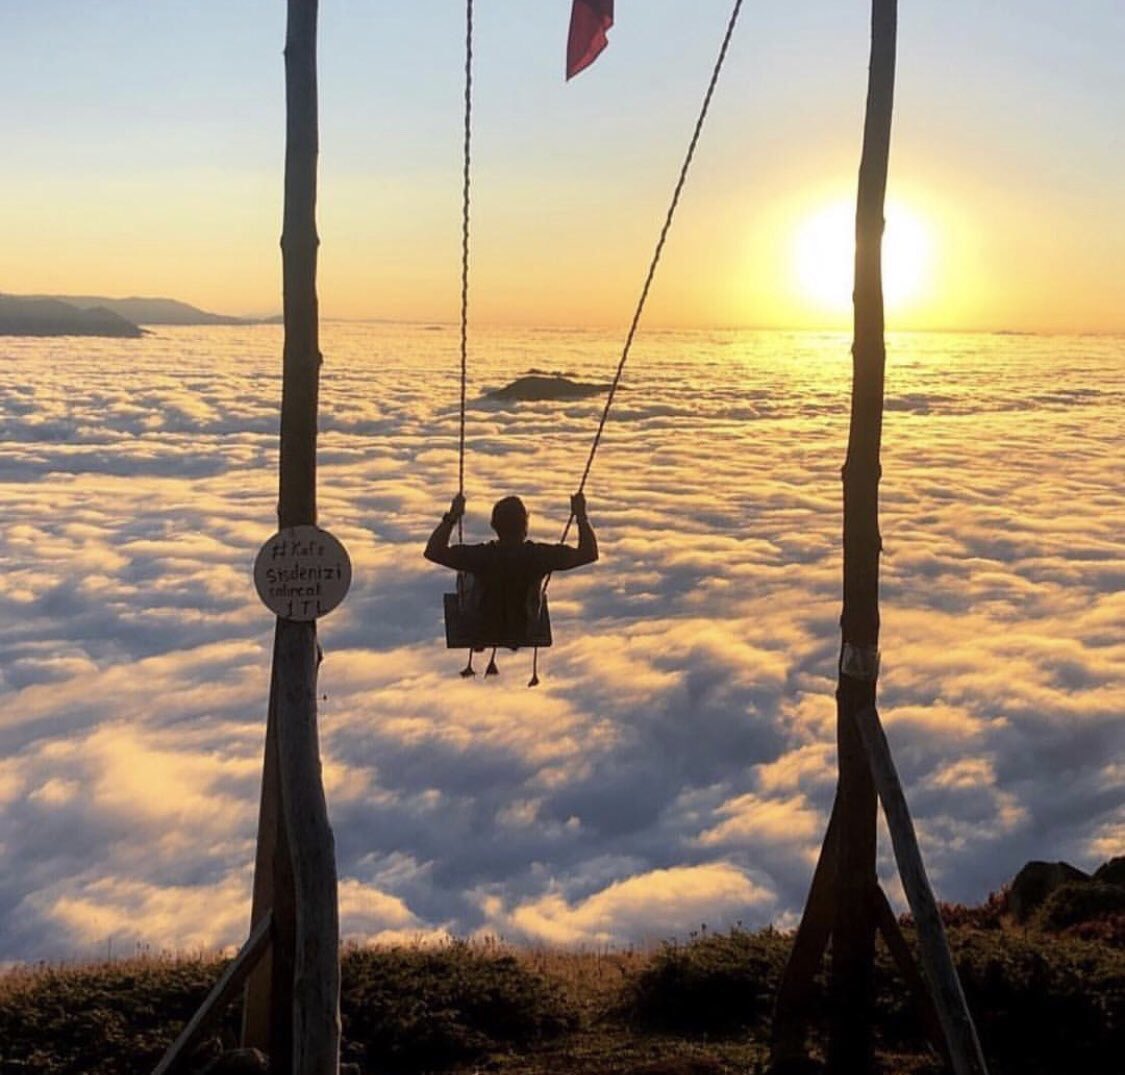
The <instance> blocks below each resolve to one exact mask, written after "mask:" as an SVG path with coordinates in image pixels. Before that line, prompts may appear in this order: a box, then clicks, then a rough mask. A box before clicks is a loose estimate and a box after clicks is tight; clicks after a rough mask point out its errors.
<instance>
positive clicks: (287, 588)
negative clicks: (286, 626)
mask: <svg viewBox="0 0 1125 1075" xmlns="http://www.w3.org/2000/svg"><path fill="white" fill-rule="evenodd" d="M351 581H352V563H351V560H350V559H349V558H348V552H347V549H345V548H344V546H343V545H341V544H340V542H339V541H337V540H336V539H335V538H334V537H333V536H332V535H331V534H330V533H328V531H327V530H321V529H320V527H318V526H291V527H288V528H287V529H285V530H280V531H278V533H276V534H275V535H274V536H273V537H272V538H270V539H269V541H267V542H266V543H265V544H264V545H263V546H262V548H261V550H260V551H259V552H258V558H257V559H256V560H255V561H254V585H255V586H256V587H257V589H258V596H259V597H260V598H261V599H262V601H263V603H264V604H265V606H266V608H268V609H269V610H270V611H271V612H273V613H275V614H277V615H278V616H280V617H282V619H286V620H315V619H317V618H318V617H320V616H324V615H327V614H328V613H329V612H331V611H332V610H333V609H334V608H335V607H336V606H337V605H338V604H339V603H340V602H341V601H343V600H344V596H345V595H346V594H347V592H348V587H349V586H350V585H351Z"/></svg>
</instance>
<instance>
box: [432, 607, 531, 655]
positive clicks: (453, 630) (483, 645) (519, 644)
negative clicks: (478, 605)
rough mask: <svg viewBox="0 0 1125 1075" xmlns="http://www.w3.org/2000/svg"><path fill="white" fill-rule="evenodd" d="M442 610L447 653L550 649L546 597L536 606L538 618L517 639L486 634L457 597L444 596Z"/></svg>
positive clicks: (476, 619) (492, 633)
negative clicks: (458, 651) (453, 650)
mask: <svg viewBox="0 0 1125 1075" xmlns="http://www.w3.org/2000/svg"><path fill="white" fill-rule="evenodd" d="M443 605H444V607H445V646H446V649H471V650H476V651H477V652H478V653H479V652H481V651H483V650H486V649H513V650H514V649H546V648H547V647H548V646H550V645H551V616H550V613H549V612H548V610H547V595H546V594H544V595H543V599H542V601H541V603H540V605H539V618H538V619H537V620H536V621H535V622H533V623H529V624H528V628H527V630H526V631H525V632H524V633H523V634H522V635H520V636H518V637H505V638H499V637H496V636H495V632H490V631H489V630H488V626H487V624H482V623H481V622H480V618H479V617H478V616H476V615H474V614H473V613H472V612H471V611H470V610H468V609H467V608H465V607H464V606H463V604H462V601H461V599H460V597H459V595H458V594H456V593H447V594H445V595H444V596H443Z"/></svg>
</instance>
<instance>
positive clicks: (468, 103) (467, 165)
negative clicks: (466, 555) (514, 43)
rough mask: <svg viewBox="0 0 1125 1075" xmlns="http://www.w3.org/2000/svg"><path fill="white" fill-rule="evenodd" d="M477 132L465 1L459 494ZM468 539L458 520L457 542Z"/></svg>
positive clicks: (469, 9) (469, 4)
mask: <svg viewBox="0 0 1125 1075" xmlns="http://www.w3.org/2000/svg"><path fill="white" fill-rule="evenodd" d="M472 130H473V0H465V148H464V154H463V157H462V160H463V170H462V176H463V179H462V186H461V429H460V441H459V444H458V450H457V492H458V494H459V495H460V496H464V495H465V396H466V392H467V389H468V382H469V178H470V174H471V165H472V153H471V150H472ZM464 539H465V533H464V523H463V521H462V519H460V518H459V519H458V520H457V540H458V542H463V541H464Z"/></svg>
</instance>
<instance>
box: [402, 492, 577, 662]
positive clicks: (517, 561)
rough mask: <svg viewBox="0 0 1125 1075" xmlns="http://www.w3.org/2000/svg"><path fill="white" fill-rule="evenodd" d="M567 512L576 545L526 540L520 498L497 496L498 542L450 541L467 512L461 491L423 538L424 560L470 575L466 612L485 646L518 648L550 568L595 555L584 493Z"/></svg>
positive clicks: (524, 513)
mask: <svg viewBox="0 0 1125 1075" xmlns="http://www.w3.org/2000/svg"><path fill="white" fill-rule="evenodd" d="M570 510H571V511H572V512H573V514H574V520H575V522H576V523H577V524H578V547H577V548H575V547H574V546H572V545H562V544H559V545H548V544H545V543H543V542H540V541H528V540H527V526H528V514H527V508H525V507H524V504H523V501H522V500H520V498H519V497H518V496H506V497H504V498H503V500H498V501H497V502H496V504H495V506H494V507H493V509H492V529H493V530H495V531H496V540H495V541H489V542H485V543H483V544H479V545H450V544H449V538H450V536H451V535H452V533H453V527H454V526H456V525H457V520H458V519H460V518H461V517H462V516H463V515H464V514H465V498H464V496H462V495H461V494H460V493H458V494H457V496H455V497H454V498H453V502H452V504H450V506H449V511H447V512H446V513H445V514H444V515H443V516H442V517H441V522H440V523H438V525H437V526H436V527H435V528H434V532H433V533H432V534H431V535H430V540H429V541H428V542H426V551H425V553H424V555H425V557H426V559H427V560H430V561H431V562H432V563H435V564H441V565H442V566H443V567H451V568H453V569H454V570H455V571H462V572H465V573H466V574H467V575H468V576H469V577H470V583H471V585H470V587H469V592H468V594H467V595H466V596H467V598H468V599H467V601H466V604H467V606H468V611H469V613H470V615H472V617H473V618H474V619H475V620H476V630H475V631H474V633H475V634H477V635H478V637H479V638H480V639H481V645H480V646H479V647H475V648H478V649H483V648H484V647H485V646H503V647H505V648H507V649H518V648H519V647H520V646H524V645H527V638H528V635H529V634H530V633H531V631H532V630H533V629H534V628H535V626H536V624H537V623H538V621H539V615H540V602H541V599H542V591H543V580H544V579H545V578H546V577H547V576H548V575H549V574H551V573H552V572H554V571H570V570H572V569H573V568H576V567H584V566H585V565H586V564H592V563H594V561H595V560H597V558H598V539H597V538H596V537H595V536H594V528H593V527H592V526H591V525H590V519H589V517H588V516H587V514H586V497H585V496H584V495H583V494H582V493H575V494H574V495H573V496H572V497H571V498H570Z"/></svg>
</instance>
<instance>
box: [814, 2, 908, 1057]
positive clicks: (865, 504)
mask: <svg viewBox="0 0 1125 1075" xmlns="http://www.w3.org/2000/svg"><path fill="white" fill-rule="evenodd" d="M896 31H897V0H872V5H871V62H870V69H869V73H868V86H867V108H866V115H865V119H864V128H863V151H862V155H861V159H860V168H859V190H858V195H857V200H856V255H855V292H854V295H853V301H854V307H855V332H854V337H853V343H852V408H851V425H850V429H849V434H848V451H847V458H846V461H845V463H844V472H843V484H844V607H843V615H842V617H841V620H840V626H841V634H842V646H841V653H840V669H839V680H838V686H837V690H836V705H837V745H838V750H839V769H840V777H839V786H838V793H837V804H838V809H839V811H840V814H839V818H838V821H839V828H838V833H837V840H838V844H837V859H836V886H835V896H836V903H835V918H834V922H833V928H832V971H831V985H830V988H831V993H832V1019H831V1027H830V1037H829V1048H828V1063H829V1071H830V1072H831V1073H832V1075H863V1073H866V1072H869V1071H871V1069H872V1036H871V1023H872V1010H873V965H874V953H875V926H876V922H875V914H874V908H875V887H876V884H877V881H876V875H875V843H876V831H875V821H876V810H877V804H876V797H875V786H874V784H873V782H872V779H871V771H870V769H869V767H868V764H867V759H866V756H865V753H864V749H863V742H862V740H861V738H860V735H859V731H858V728H857V725H856V721H855V717H856V715H857V714H858V713H859V712H860V711H861V710H862V709H864V708H866V707H868V706H873V705H874V704H875V688H876V679H877V676H878V650H879V554H880V551H881V548H882V542H881V539H880V536H879V477H880V464H879V449H880V443H881V440H882V428H883V370H884V366H885V361H886V349H885V345H884V320H883V275H882V240H883V208H884V202H885V195H886V188H887V166H888V158H889V154H890V139H891V114H892V109H893V103H894V75H895V39H896Z"/></svg>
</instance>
